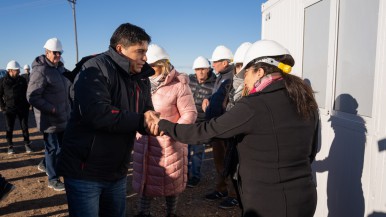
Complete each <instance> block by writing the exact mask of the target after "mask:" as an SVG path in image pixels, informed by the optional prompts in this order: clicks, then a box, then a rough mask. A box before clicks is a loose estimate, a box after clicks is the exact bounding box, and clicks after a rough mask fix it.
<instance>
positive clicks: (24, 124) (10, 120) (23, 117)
mask: <svg viewBox="0 0 386 217" xmlns="http://www.w3.org/2000/svg"><path fill="white" fill-rule="evenodd" d="M28 115H29V110H28V109H27V110H25V111H5V112H4V116H5V127H6V131H7V132H6V135H5V138H6V139H7V143H8V146H12V145H13V142H12V138H13V129H14V127H15V121H16V117H17V118H18V119H19V123H20V127H21V130H22V132H23V138H24V143H29V142H30V140H29V133H28Z"/></svg>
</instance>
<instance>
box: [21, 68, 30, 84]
mask: <svg viewBox="0 0 386 217" xmlns="http://www.w3.org/2000/svg"><path fill="white" fill-rule="evenodd" d="M23 69H24V72H25V73H23V74H21V77H23V78H25V80H26V81H27V84H28V82H29V76H30V71H31V68H30V67H29V65H24V67H23Z"/></svg>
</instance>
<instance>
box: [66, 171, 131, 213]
mask: <svg viewBox="0 0 386 217" xmlns="http://www.w3.org/2000/svg"><path fill="white" fill-rule="evenodd" d="M126 184H127V177H124V178H122V179H119V180H117V181H113V182H108V181H86V180H80V179H72V178H68V177H64V185H65V188H66V195H67V202H68V212H69V215H70V217H95V216H100V217H106V216H111V217H124V216H125V215H126Z"/></svg>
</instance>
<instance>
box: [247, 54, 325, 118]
mask: <svg viewBox="0 0 386 217" xmlns="http://www.w3.org/2000/svg"><path fill="white" fill-rule="evenodd" d="M263 58H264V57H263ZM271 58H273V59H275V60H276V61H278V62H281V63H284V64H287V65H290V66H291V67H292V66H293V65H295V60H294V59H293V58H292V56H291V55H281V56H273V57H271ZM259 59H262V58H259ZM257 60H258V59H257ZM254 62H255V61H252V63H250V64H251V65H250V66H247V67H246V68H249V67H253V68H254V71H257V69H259V68H262V69H263V70H264V72H265V74H266V75H267V74H271V73H274V72H280V73H281V75H282V77H283V79H284V83H285V87H286V89H287V92H288V95H289V97H290V98H291V100H292V101H293V102H294V103H295V105H296V110H297V112H298V114H299V115H300V116H301V117H302V118H304V119H310V118H311V117H313V113H314V111H315V110H317V108H318V104H317V103H316V100H315V97H314V92H313V90H312V88H311V87H310V86H309V85H307V84H306V83H304V81H303V80H302V79H301V78H299V77H297V76H295V75H291V74H287V73H283V71H282V70H281V69H279V68H277V67H276V66H273V65H270V64H267V63H263V62H259V63H254Z"/></svg>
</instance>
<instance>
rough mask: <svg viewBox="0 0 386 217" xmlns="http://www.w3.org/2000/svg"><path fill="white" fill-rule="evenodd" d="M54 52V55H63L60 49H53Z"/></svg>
mask: <svg viewBox="0 0 386 217" xmlns="http://www.w3.org/2000/svg"><path fill="white" fill-rule="evenodd" d="M52 53H53V54H54V56H60V55H62V52H60V51H52Z"/></svg>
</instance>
